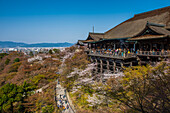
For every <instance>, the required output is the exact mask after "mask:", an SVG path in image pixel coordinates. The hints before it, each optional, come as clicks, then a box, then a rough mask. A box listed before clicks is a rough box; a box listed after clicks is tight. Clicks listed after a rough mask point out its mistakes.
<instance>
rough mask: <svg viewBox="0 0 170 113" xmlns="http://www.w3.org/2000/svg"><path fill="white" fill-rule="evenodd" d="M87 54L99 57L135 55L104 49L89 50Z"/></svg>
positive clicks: (127, 56)
mask: <svg viewBox="0 0 170 113" xmlns="http://www.w3.org/2000/svg"><path fill="white" fill-rule="evenodd" d="M89 55H93V56H101V57H110V58H130V57H136V54H135V53H126V54H125V53H122V52H119V53H115V52H113V53H112V52H106V51H93V50H89Z"/></svg>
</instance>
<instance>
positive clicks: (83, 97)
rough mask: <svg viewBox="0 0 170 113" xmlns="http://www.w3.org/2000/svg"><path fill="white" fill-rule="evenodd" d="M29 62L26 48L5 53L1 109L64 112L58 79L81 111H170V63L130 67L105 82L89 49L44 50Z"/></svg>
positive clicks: (1, 61) (0, 82)
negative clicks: (59, 103)
mask: <svg viewBox="0 0 170 113" xmlns="http://www.w3.org/2000/svg"><path fill="white" fill-rule="evenodd" d="M39 56H41V57H42V60H41V59H35V60H33V61H30V62H28V59H29V58H34V57H33V56H27V55H24V54H22V53H16V52H12V53H10V54H0V110H1V112H8V113H10V112H42V113H47V112H48V113H53V112H60V110H61V109H58V108H57V105H56V102H55V100H54V96H55V87H56V80H57V79H58V80H59V81H60V83H61V85H62V86H63V87H64V88H66V89H67V91H68V92H69V95H70V97H71V100H72V103H73V104H74V106H75V109H76V111H77V112H78V113H81V112H83V113H99V112H100V113H110V112H112V113H113V112H114V113H122V112H125V113H126V112H127V113H138V112H139V113H140V112H143V113H145V112H148V113H157V112H158V113H168V112H170V109H169V108H170V104H169V100H170V63H169V61H164V62H160V63H157V65H156V66H154V67H152V66H150V65H147V66H135V67H129V68H125V70H124V71H123V73H124V74H123V75H121V76H115V77H112V78H109V79H108V80H106V81H103V77H102V74H100V73H99V74H93V73H92V72H93V69H94V68H95V65H96V64H93V63H91V62H90V61H89V58H88V56H87V55H86V53H85V51H84V48H77V47H74V46H72V47H70V48H66V49H65V50H64V51H62V52H60V51H59V50H51V51H50V52H49V53H48V54H39Z"/></svg>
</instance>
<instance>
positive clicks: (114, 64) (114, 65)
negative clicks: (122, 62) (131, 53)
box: [113, 62, 116, 73]
mask: <svg viewBox="0 0 170 113" xmlns="http://www.w3.org/2000/svg"><path fill="white" fill-rule="evenodd" d="M115 71H116V63H115V62H113V72H114V73H115Z"/></svg>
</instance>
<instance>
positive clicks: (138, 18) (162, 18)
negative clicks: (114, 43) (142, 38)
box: [104, 6, 170, 39]
mask: <svg viewBox="0 0 170 113" xmlns="http://www.w3.org/2000/svg"><path fill="white" fill-rule="evenodd" d="M148 21H149V22H151V23H157V24H164V25H165V26H166V27H169V26H170V6H168V7H165V8H161V9H157V10H153V11H149V12H145V13H141V14H137V15H134V17H133V18H130V19H128V20H126V21H124V22H123V23H121V24H119V25H117V26H116V27H114V28H112V29H110V30H109V31H107V32H105V34H104V39H114V38H130V37H134V36H135V35H137V34H138V33H139V32H141V31H142V30H143V29H144V28H145V26H146V24H147V22H148ZM153 29H155V30H158V32H165V31H164V30H163V29H162V28H156V27H154V28H153Z"/></svg>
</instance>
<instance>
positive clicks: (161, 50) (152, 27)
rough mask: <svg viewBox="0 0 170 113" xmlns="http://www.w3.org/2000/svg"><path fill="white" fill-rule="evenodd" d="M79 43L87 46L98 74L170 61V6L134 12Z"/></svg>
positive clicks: (90, 34)
mask: <svg viewBox="0 0 170 113" xmlns="http://www.w3.org/2000/svg"><path fill="white" fill-rule="evenodd" d="M77 44H78V45H80V46H86V47H87V54H88V56H89V57H90V60H91V61H92V62H95V63H96V64H97V68H96V72H97V73H98V72H101V73H103V72H111V73H117V72H119V71H121V70H122V69H123V68H124V67H128V66H135V65H146V64H151V65H154V64H155V63H156V62H159V61H162V60H169V57H170V6H168V7H165V8H161V9H157V10H153V11H149V12H145V13H141V14H137V15H134V17H132V18H130V19H128V20H126V21H124V22H122V23H120V24H119V25H117V26H116V27H114V28H112V29H110V30H108V31H106V32H104V33H89V35H88V37H87V39H86V40H79V41H78V43H77Z"/></svg>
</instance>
